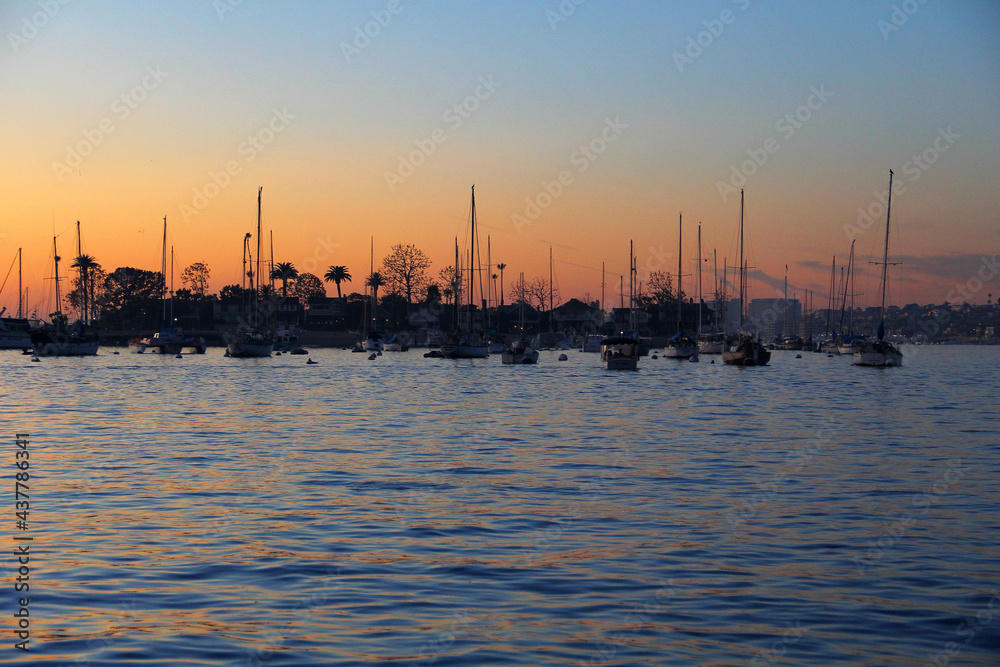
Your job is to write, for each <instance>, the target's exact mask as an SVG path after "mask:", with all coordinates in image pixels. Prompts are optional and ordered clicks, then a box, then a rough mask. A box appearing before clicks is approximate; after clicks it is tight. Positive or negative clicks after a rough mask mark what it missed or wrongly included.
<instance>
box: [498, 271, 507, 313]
mask: <svg viewBox="0 0 1000 667" xmlns="http://www.w3.org/2000/svg"><path fill="white" fill-rule="evenodd" d="M497 268H498V269H500V305H501V307H502V306H503V270H504V269H506V268H507V265H506V264H503V263H501V264H497Z"/></svg>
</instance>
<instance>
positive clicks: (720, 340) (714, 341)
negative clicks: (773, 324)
mask: <svg viewBox="0 0 1000 667" xmlns="http://www.w3.org/2000/svg"><path fill="white" fill-rule="evenodd" d="M698 257H699V262H698V271H699V272H700V271H701V261H700V258H701V225H699V226H698ZM712 257H713V258H714V259H713V264H712V277H713V279H714V285H715V291H714V292H713V295H714V296H713V299H714V302H715V333H710V334H701V335H700V336H699V337H698V353H699V354H722V352H723V350H725V349H726V334H724V333H722V328H721V327H720V325H719V311H720V310H721V307H720V304H719V296H720V293H719V263H718V257H717V256H716V253H715V251H714V250H713V251H712ZM698 290H699V291H700V290H701V275H700V273H699V276H698ZM700 302H701V299H699V311H700V309H701V306H700ZM725 302H726V301H725V299H722V303H723V304H724V303H725ZM698 323H699V324H700V323H701V315H700V313H699V316H698Z"/></svg>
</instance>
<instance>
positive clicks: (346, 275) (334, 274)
mask: <svg viewBox="0 0 1000 667" xmlns="http://www.w3.org/2000/svg"><path fill="white" fill-rule="evenodd" d="M323 280H325V281H326V282H328V283H337V298H338V299H340V298H342V297H341V296H340V283H342V282H348V283H349V282H351V272H350V271H348V270H347V267H346V266H331V267H330V270H329V271H327V272H326V273H325V274H324V275H323Z"/></svg>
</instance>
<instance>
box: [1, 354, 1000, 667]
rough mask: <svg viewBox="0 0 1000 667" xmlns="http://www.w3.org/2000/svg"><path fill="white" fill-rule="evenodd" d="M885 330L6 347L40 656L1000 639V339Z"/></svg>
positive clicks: (756, 653)
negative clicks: (913, 339)
mask: <svg viewBox="0 0 1000 667" xmlns="http://www.w3.org/2000/svg"><path fill="white" fill-rule="evenodd" d="M904 353H905V354H906V360H905V365H904V366H903V367H902V368H898V369H870V368H853V367H851V366H850V362H849V360H847V359H845V358H827V357H826V356H825V355H816V354H808V353H807V354H804V355H803V358H802V359H795V358H794V356H795V353H793V352H775V354H774V360H773V362H772V365H771V366H770V367H768V368H758V369H737V368H729V367H724V366H722V365H721V363H720V362H718V361H717V363H716V365H712V364H709V363H707V362H708V361H709V359H710V357H703V359H702V362H701V363H698V364H693V363H688V362H678V361H674V360H667V359H662V358H661V359H659V360H652V359H650V358H644V359H642V361H641V362H640V371H639V372H636V373H628V372H618V373H614V372H610V373H609V372H606V371H603V370H601V369H600V367H599V360H598V358H597V355H593V354H583V353H579V352H576V351H571V352H569V353H568V354H569V361H566V362H558V361H556V356H557V353H548V352H543V353H542V358H541V363H540V365H538V366H537V367H505V366H501V365H500V363H499V359H496V358H492V359H489V360H485V361H465V362H462V361H458V362H456V361H448V360H432V359H424V358H423V357H422V355H421V351H419V350H412V351H410V352H408V353H403V354H392V353H387V354H386V355H385V356H383V357H381V358H379V359H378V360H376V361H374V362H371V361H368V360H367V358H366V355H351V354H349V353H347V352H342V351H339V350H336V351H334V350H328V351H322V350H321V351H314V352H313V355H312V356H313V358H314V359H316V360H317V361H319V365H314V366H307V365H305V359H304V358H303V357H292V356H282V357H278V358H273V359H270V360H236V359H224V358H222V357H221V351H220V350H218V349H213V350H210V351H209V354H208V355H206V356H204V357H197V356H188V357H185V358H184V359H174V358H172V357H163V358H161V357H158V356H153V355H143V356H138V355H131V354H127V353H124V352H123V353H122V354H121V355H118V356H113V355H111V354H110V353H109V351H108V350H104V349H102V354H101V356H99V357H97V358H90V359H43V360H42V362H41V363H30V362H29V361H28V357H22V356H21V355H20V354H19V353H17V352H7V353H3V354H0V368H2V373H3V375H2V377H3V380H4V381H3V387H2V389H0V396H2V401H3V405H4V407H5V409H4V410H3V411H2V414H0V433H3V434H6V435H4V436H3V437H4V438H5V439H6V441H8V444H6V445H4V447H3V451H4V452H6V454H4V456H3V458H2V461H0V466H2V467H0V469H2V470H3V473H2V474H3V475H4V476H5V477H7V478H8V480H10V478H11V477H13V475H14V472H15V470H14V451H15V448H14V443H13V434H14V433H15V432H29V433H31V443H30V445H29V450H30V455H31V458H30V461H31V468H30V474H31V482H30V485H31V503H32V507H31V514H30V527H29V530H28V531H15V530H14V517H13V516H8V520H7V521H6V522H5V523H6V526H5V528H6V529H7V530H6V531H5V533H6V535H5V536H4V537H3V538H0V539H4V540H5V541H6V542H7V544H8V545H10V544H13V542H12V541H11V540H12V536H13V535H14V534H15V533H16V534H19V535H22V536H23V535H30V536H33V537H34V541H33V542H32V546H31V553H32V562H31V567H32V570H31V591H30V612H31V626H30V632H31V636H30V641H31V643H30V648H31V654H30V657H31V659H32V660H33V661H53V662H56V663H63V664H92V665H97V664H164V665H167V664H169V665H178V664H244V665H261V664H267V665H353V664H389V663H392V664H420V665H430V664H436V665H459V664H461V665H488V664H498V665H499V664H503V665H543V664H546V665H549V664H551V665H581V664H582V665H626V664H627V665H635V664H662V665H771V664H787V665H831V664H856V665H924V664H935V663H934V662H932V657H931V656H936V657H935V658H934V659H935V660H937V661H938V663H939V664H944V662H946V663H947V664H949V665H986V664H998V662H1000V591H998V590H997V589H998V588H1000V581H998V580H1000V576H998V572H1000V549H998V546H997V535H1000V511H998V509H1000V502H998V501H1000V474H998V460H1000V436H998V432H1000V408H998V405H997V400H996V388H997V381H996V369H997V367H998V361H1000V349H998V348H945V347H934V348H931V347H924V348H907V349H906V350H904ZM0 488H2V489H5V490H4V491H2V493H0V503H2V504H4V505H6V506H8V507H9V508H10V509H9V510H8V514H9V515H13V514H14V507H13V505H14V497H13V496H14V492H13V481H12V480H10V481H8V482H4V483H3V484H2V485H0ZM5 549H6V547H5ZM0 567H2V568H4V571H3V572H2V575H3V576H4V577H6V578H7V581H8V584H7V585H11V584H10V583H9V582H10V578H11V577H13V576H14V570H13V568H14V566H13V565H11V561H10V560H9V559H5V560H4V562H3V564H0ZM13 597H14V594H13V593H12V592H9V593H8V599H9V602H8V603H7V604H6V606H5V608H6V609H8V610H9V611H8V612H5V613H13V611H12V610H11V606H12V605H13V599H12V598H13ZM15 609H16V607H15ZM7 618H8V619H10V616H8V617H7ZM7 625H8V627H10V626H11V625H12V623H11V622H10V621H9V620H8V623H7ZM12 633H13V631H12V630H8V631H7V632H6V636H7V638H8V645H7V646H4V647H3V648H0V656H2V657H0V661H12V660H14V659H16V658H18V657H21V654H20V652H19V651H16V650H14V649H13V648H11V646H10V644H12V643H13V641H14V640H12V639H11V637H12V636H13V634H12ZM942 661H944V662H942Z"/></svg>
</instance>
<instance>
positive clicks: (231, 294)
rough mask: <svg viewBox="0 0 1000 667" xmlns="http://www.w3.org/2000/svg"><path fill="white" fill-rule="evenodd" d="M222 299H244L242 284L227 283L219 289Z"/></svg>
mask: <svg viewBox="0 0 1000 667" xmlns="http://www.w3.org/2000/svg"><path fill="white" fill-rule="evenodd" d="M219 298H220V299H242V298H243V288H242V287H241V286H240V285H226V286H225V287H223V288H222V289H220V290H219Z"/></svg>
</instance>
